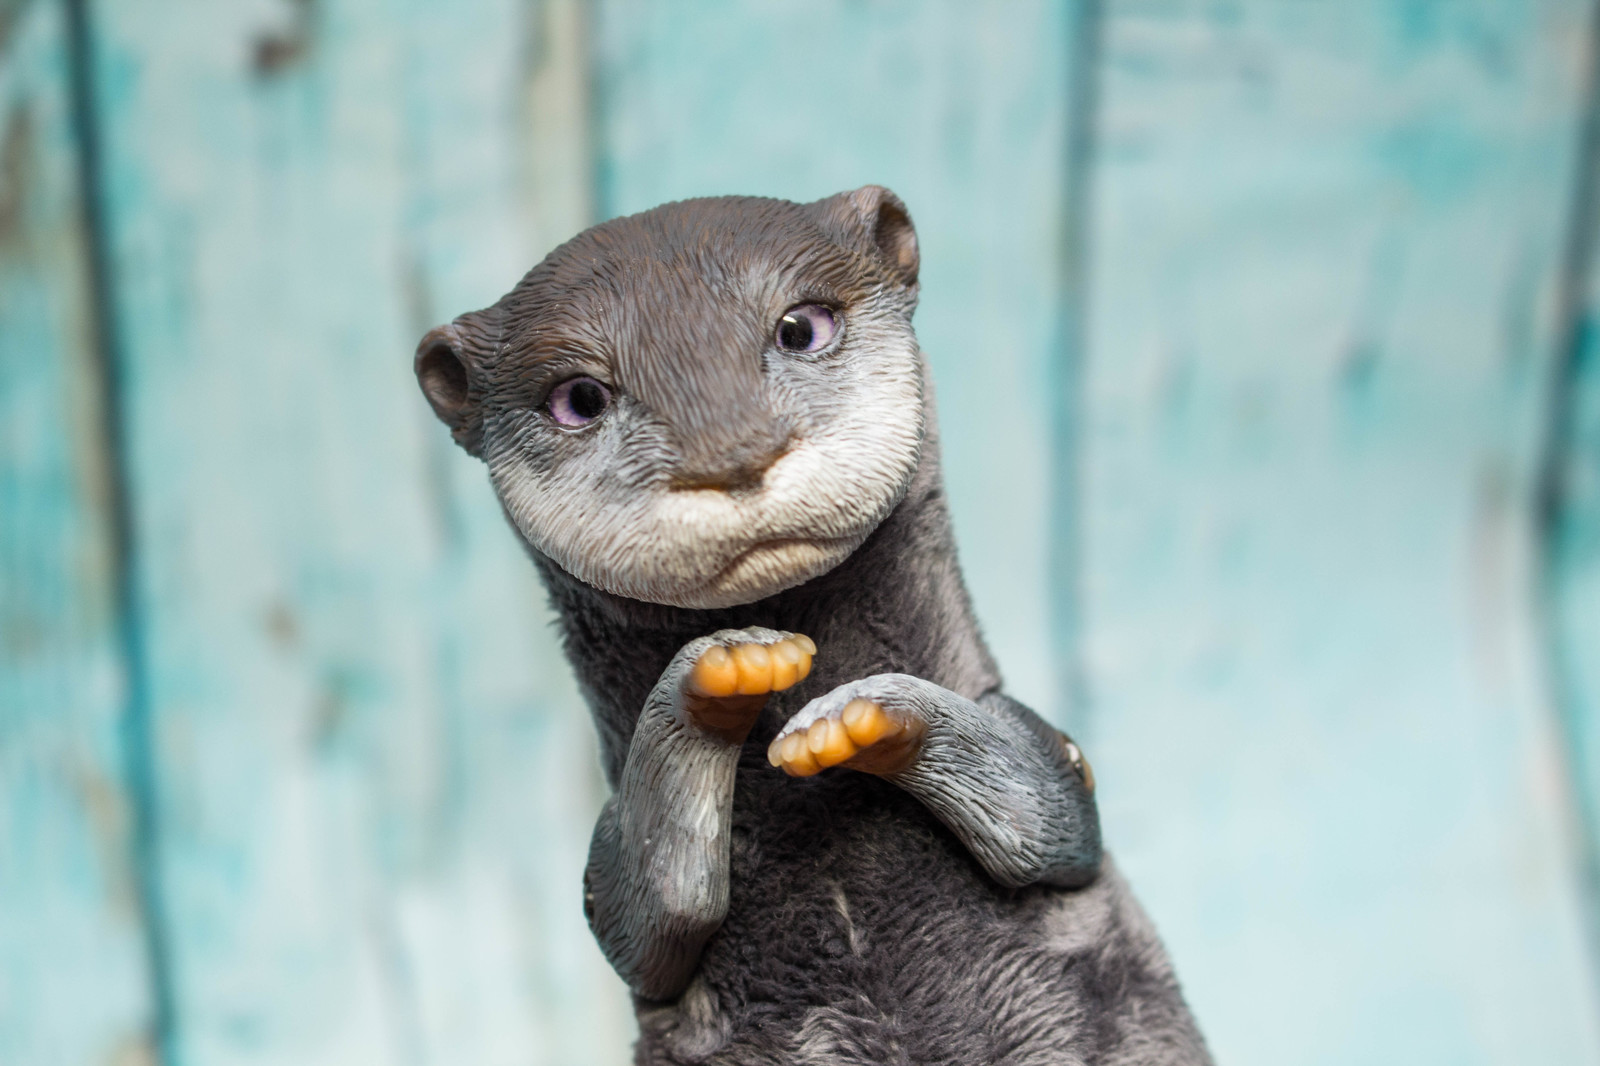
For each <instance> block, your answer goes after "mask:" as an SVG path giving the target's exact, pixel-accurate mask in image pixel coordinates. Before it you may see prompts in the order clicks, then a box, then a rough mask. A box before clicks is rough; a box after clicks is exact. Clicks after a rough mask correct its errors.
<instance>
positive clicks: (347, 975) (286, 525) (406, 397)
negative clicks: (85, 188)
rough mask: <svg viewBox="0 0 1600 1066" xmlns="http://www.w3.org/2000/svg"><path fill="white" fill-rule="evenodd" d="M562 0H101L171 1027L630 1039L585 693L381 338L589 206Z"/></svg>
mask: <svg viewBox="0 0 1600 1066" xmlns="http://www.w3.org/2000/svg"><path fill="white" fill-rule="evenodd" d="M572 13H573V12H572V8H571V7H570V5H564V6H552V7H548V8H547V7H543V6H523V5H520V4H516V3H511V2H497V0H484V2H481V3H464V4H452V5H448V6H444V5H428V4H408V3H389V2H381V0H373V2H366V3H345V4H337V5H335V4H329V5H324V6H312V5H298V6H295V5H282V6H280V5H266V6H260V5H257V6H251V5H218V4H212V3H206V2H203V0H196V2H189V3H178V4H171V5H166V6H164V7H162V8H159V9H149V8H140V9H134V8H131V7H128V6H126V5H114V4H106V5H102V6H99V7H97V8H96V9H95V14H96V19H95V29H96V33H97V40H98V47H97V54H96V63H97V70H98V72H99V84H100V86H101V90H102V97H101V99H100V100H99V106H100V112H101V115H102V121H103V123H104V129H105V131H106V174H105V182H106V188H107V207H108V214H109V217H110V219H111V222H112V232H111V235H110V236H111V242H112V246H111V253H112V255H113V257H114V262H115V264H116V267H117V269H118V274H119V277H120V278H121V287H120V291H119V298H120V299H119V312H120V318H121V321H122V322H123V323H124V325H125V328H126V333H127V336H126V341H125V350H126V356H127V362H128V365H127V373H126V388H127V391H126V395H125V396H124V403H125V404H126V417H127V422H128V427H129V436H130V440H131V448H132V454H131V457H130V465H131V467H132V470H133V472H134V479H135V484H134V490H135V499H136V527H137V533H138V538H139V542H140V544H141V546H142V549H141V555H140V559H139V574H138V576H139V581H140V587H141V591H142V598H143V601H144V602H145V603H146V604H147V605H148V607H147V613H146V615H145V618H144V626H145V633H146V645H147V647H148V650H149V651H148V653H149V668H148V669H149V677H150V688H151V703H152V708H153V713H152V730H153V735H152V742H151V745H152V750H153V752H154V757H155V763H156V766H157V771H158V789H159V793H158V809H159V812H160V818H161V822H162V826H163V832H162V837H161V844H162V850H161V853H160V873H161V885H162V892H163V897H164V901H165V904H166V906H167V908H168V909H169V911H170V913H172V914H173V915H175V916H177V917H176V919H175V921H174V923H173V927H172V931H171V942H170V945H169V955H170V959H171V972H172V983H173V997H174V1004H175V1015H176V1027H175V1031H174V1034H173V1043H172V1047H171V1048H170V1049H169V1055H170V1057H171V1060H172V1061H174V1062H181V1063H239V1062H256V1063H294V1064H299V1066H308V1064H316V1063H327V1064H330V1066H333V1064H339V1066H343V1064H348V1063H353V1062H393V1063H405V1062H416V1063H441V1064H457V1063H511V1062H516V1063H525V1062H549V1063H560V1064H568V1063H581V1062H618V1061H622V1060H623V1059H624V1058H625V1057H626V1048H627V1045H628V1042H629V1041H630V1039H631V1030H630V1026H631V1021H630V1020H629V1019H628V1018H627V1016H626V1014H627V1012H626V1007H625V1004H624V1002H623V1000H622V997H621V985H620V982H618V981H617V980H616V978H615V977H614V976H613V975H612V974H611V973H610V971H609V969H608V968H607V967H606V966H605V964H604V962H603V961H602V960H601V958H600V956H599V952H598V950H597V949H596V948H595V947H594V945H593V942H592V940H591V938H590V936H589V933H588V930H587V928H586V926H585V923H584V919H583V914H582V907H581V900H580V892H581V888H580V873H581V868H582V857H583V853H584V851H585V850H586V848H587V844H588V834H589V829H590V827H591V825H592V823H593V817H594V813H595V811H596V809H597V806H598V802H599V799H600V783H599V776H598V770H597V765H596V760H595V757H594V755H593V745H592V741H591V740H590V739H589V738H590V732H591V731H590V727H589V725H588V723H587V720H586V717H585V715H584V713H583V711H582V710H581V709H580V707H579V705H578V702H577V699H576V696H575V694H574V690H573V686H572V684H571V681H570V679H569V678H568V676H567V672H566V669H565V666H564V664H563V663H561V661H560V660H559V656H558V653H557V650H556V648H555V647H554V643H553V639H552V635H551V633H550V631H549V628H548V625H547V617H546V613H545V609H544V606H543V600H542V594H541V593H540V592H539V591H538V589H537V588H536V585H535V582H534V578H533V575H532V573H531V568H530V567H529V565H528V563H527V561H526V560H525V559H523V558H522V557H521V556H520V555H519V552H518V550H517V549H516V548H515V546H514V544H513V542H512V539H511V537H510V534H509V533H508V531H507V530H506V529H505V527H504V524H503V520H502V519H501V517H500V514H499V511H498V508H497V506H496V505H495V503H494V501H493V498H492V495H491V493H490V492H489V490H488V486H487V483H486V478H485V476H484V473H483V471H482V468H481V466H480V465H478V464H476V463H474V462H472V461H470V460H468V459H466V458H465V457H464V456H461V455H458V454H457V453H456V452H455V451H454V449H453V448H452V447H451V446H450V444H449V442H448V440H447V438H446V436H445V435H444V434H442V433H441V432H440V429H439V426H438V425H437V423H436V422H435V421H434V420H433V418H432V416H431V414H430V413H429V412H428V411H427V410H426V408H425V405H424V404H423V403H422V402H421V399H420V395H419V393H418V391H417V388H416V385H415V382H414V379H413V378H412V375H411V369H410V361H411V351H412V349H413V347H414V345H415V343H416V341H417V339H418V337H419V336H420V335H421V333H422V332H423V330H424V329H425V328H426V327H427V326H429V325H431V324H433V323H434V322H436V321H440V320H443V319H445V318H447V317H449V316H451V315H453V314H455V313H458V312H460V311H462V310H465V309H467V308H470V307H475V306H480V305H482V304H484V303H487V302H489V301H491V300H493V299H494V298H496V297H497V296H498V295H499V293H500V292H501V291H503V289H504V288H506V287H507V285H508V284H509V282H510V281H511V280H514V279H515V278H516V277H517V276H519V275H520V274H521V272H522V271H524V270H525V269H527V268H528V267H529V266H530V265H531V264H532V263H533V262H535V261H536V259H537V258H538V256H539V255H541V254H542V252H543V250H544V248H543V245H546V244H548V243H550V242H551V241H552V240H553V239H554V238H555V237H556V236H564V235H566V234H567V233H569V232H571V231H573V230H576V229H578V228H581V226H582V225H583V224H584V223H585V222H586V221H587V218H586V215H585V212H586V210H587V208H586V204H585V202H584V200H583V198H582V196H575V194H574V192H573V190H574V188H578V187H582V186H583V185H584V182H585V180H586V174H584V173H583V171H582V170H581V169H580V170H579V172H578V173H577V175H576V176H570V175H567V176H564V171H563V170H562V167H561V166H560V165H559V164H560V160H561V159H563V158H565V159H566V160H567V161H568V165H569V167H570V166H578V167H580V168H581V164H582V161H581V159H580V158H578V157H577V156H575V155H574V153H573V151H572V150H571V149H572V146H571V144H570V143H568V142H559V143H557V145H556V146H555V147H556V150H555V151H553V152H551V153H549V154H548V155H547V154H546V153H545V152H544V145H543V144H541V143H538V140H537V138H538V137H539V135H540V132H541V131H542V130H549V129H556V130H557V131H558V132H559V131H560V130H561V129H562V128H563V126H562V121H563V116H564V115H566V114H567V113H568V112H570V111H571V109H573V108H581V106H582V99H583V98H582V94H581V92H579V91H577V90H578V88H579V87H581V76H580V75H579V74H578V73H577V72H575V70H574V69H573V67H572V63H571V61H570V57H571V56H573V55H574V54H578V50H577V49H576V48H575V45H574V41H573V39H572V38H573V36H574V34H575V33H576V25H575V23H574V20H573V19H572V17H571V16H572ZM529 109H534V110H537V111H539V112H540V116H539V118H538V120H537V121H532V120H530V119H529V115H528V110H529ZM579 114H580V115H581V111H580V112H579ZM571 125H572V122H571V121H570V120H569V121H567V122H566V126H565V128H570V127H571Z"/></svg>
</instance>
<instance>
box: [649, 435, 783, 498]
mask: <svg viewBox="0 0 1600 1066" xmlns="http://www.w3.org/2000/svg"><path fill="white" fill-rule="evenodd" d="M788 450H789V440H788V436H787V434H782V433H777V432H774V433H771V434H763V435H762V439H759V440H750V441H740V442H738V443H737V444H734V445H732V446H731V447H723V448H720V449H714V450H713V449H696V452H697V454H694V455H692V456H685V457H684V461H683V462H682V463H680V464H679V465H678V469H677V470H676V471H675V472H674V475H673V478H672V487H673V488H675V489H721V490H722V491H723V492H735V491H738V490H741V489H753V488H756V487H757V486H759V485H760V484H761V479H762V478H763V477H764V476H766V473H767V471H768V470H769V469H770V468H771V467H772V464H773V463H776V462H777V461H778V460H779V459H781V458H783V455H784V453H785V452H787V451H788Z"/></svg>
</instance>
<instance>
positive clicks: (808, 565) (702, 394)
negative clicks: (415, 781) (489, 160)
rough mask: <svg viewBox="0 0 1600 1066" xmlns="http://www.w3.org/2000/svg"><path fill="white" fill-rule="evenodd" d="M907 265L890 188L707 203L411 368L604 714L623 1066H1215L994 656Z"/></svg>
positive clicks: (907, 233) (557, 276)
mask: <svg viewBox="0 0 1600 1066" xmlns="http://www.w3.org/2000/svg"><path fill="white" fill-rule="evenodd" d="M917 266H918V260H917V252H916V245H915V236H914V233H913V231H912V229H911V224H910V220H909V217H908V216H906V214H905V211H904V208H903V206H902V205H900V203H899V201H898V200H896V199H895V198H894V197H893V195H892V194H890V193H888V192H887V191H886V190H882V189H879V188H877V187H871V186H869V187H868V188H866V189H863V190H858V191H856V192H855V193H850V194H841V195H840V196H838V197H833V198H830V199H829V200H824V201H820V202H818V203H816V204H809V205H796V204H787V203H783V202H781V201H763V200H751V199H742V198H741V199H735V198H727V199H722V200H707V201H689V202H686V203H684V204H675V205H667V206H666V207H663V208H658V209H656V210H655V211H652V212H646V213H645V214H643V215H639V216H633V217H632V218H629V219H621V220H617V221H615V222H612V223H607V224H605V225H604V226H600V227H596V228H595V229H594V230H590V231H588V232H587V233H585V234H583V235H580V237H578V238H576V239H575V240H574V241H572V242H570V243H569V244H568V245H565V246H563V248H561V249H558V250H557V251H556V252H554V253H552V254H551V256H550V257H549V258H548V259H547V260H546V261H545V263H543V264H541V265H540V266H539V267H538V268H535V270H534V271H533V272H531V273H530V274H529V275H528V277H527V278H525V279H524V280H523V282H522V283H521V284H520V285H519V286H518V287H517V288H516V289H514V290H513V291H512V293H510V294H508V296H507V297H506V298H504V299H503V300H502V301H501V302H500V303H498V304H496V305H495V307H493V308H490V309H488V310H486V311H484V312H475V313H473V314H471V315H467V316H462V318H460V319H457V320H456V321H455V322H454V323H452V324H451V325H449V326H446V327H441V329H440V330H436V331H434V332H433V333H431V334H430V335H429V337H428V338H425V339H424V341H423V344H422V346H421V347H420V348H419V352H418V358H417V369H418V374H419V377H420V378H421V381H422V384H423V388H424V391H425V393H426V394H427V395H428V398H429V400H430V402H431V403H432V404H433V406H434V409H435V411H436V412H438V413H439V415H440V417H441V418H443V419H444V420H445V421H446V423H447V424H449V425H450V426H451V428H452V430H453V431H454V433H455V436H456V439H457V440H458V441H459V442H460V443H462V444H463V446H464V447H466V448H467V449H468V450H469V451H472V452H473V453H474V454H478V455H481V456H483V457H484V458H485V460H486V461H487V462H488V464H489V466H490V470H491V475H492V477H493V479H494V481H495V485H496V489H497V491H498V492H499V494H500V497H501V500H502V502H503V503H504V505H505V507H506V511H507V514H508V516H509V517H510V518H511V520H512V523H513V525H514V526H515V527H516V528H517V530H518V532H519V534H520V535H521V537H522V539H523V541H524V543H525V544H526V545H527V547H528V550H529V552H530V554H531V556H532V557H533V559H534V561H535V563H536V565H537V566H538V567H539V569H540V571H541V574H542V576H543V578H544V580H545V583H546V587H547V588H548V590H549V592H550V595H551V600H552V602H553V604H554V605H555V607H556V609H557V612H558V614H559V617H560V620H561V627H562V634H563V638H564V643H565V648H566V651H567V654H568V656H569V658H570V660H571V662H572V664H573V667H574V670H575V671H576V674H577V677H578V680H579V684H580V687H581V689H582V691H583V693H584V695H585V697H586V699H587V701H588V703H589V705H590V707H591V710H592V711H593V714H594V718H595V723H596V727H597V729H598V731H599V734H600V738H601V749H602V758H603V760H604V764H605V771H606V776H607V779H608V781H609V782H610V783H611V785H612V787H613V789H614V793H615V794H614V796H613V798H612V800H611V801H610V802H609V803H608V804H607V807H606V810H605V812H604V813H603V814H602V817H601V820H600V824H599V826H597V828H596V832H595V843H594V846H593V849H592V850H591V856H590V862H589V867H588V870H587V871H586V888H587V892H586V907H587V911H588V914H589V919H590V922H591V925H592V926H593V927H594V929H595V933H596V936H597V938H598V939H599V941H600V943H601V947H602V948H603V949H604V950H605V952H606V954H607V957H608V958H609V959H610V960H611V961H612V963H613V965H614V966H616V968H617V969H618V972H619V973H620V974H621V975H622V976H623V978H624V979H625V980H627V981H628V983H629V984H630V986H631V987H632V988H633V990H634V992H635V995H636V1005H637V1011H638V1015H639V1021H640V1041H639V1046H638V1051H637V1061H639V1062H641V1063H701V1062H715V1063H730V1064H733V1063H739V1064H744V1063H749V1064H757V1063H761V1064H776V1063H790V1062H793V1063H817V1064H821V1063H839V1064H844V1063H852V1064H854V1063H861V1064H865V1063H906V1064H912V1063H918V1064H920V1063H952V1064H954V1063H965V1064H973V1063H1008V1064H1017V1066H1020V1064H1025V1063H1038V1064H1044V1063H1077V1062H1081V1063H1135V1062H1137V1063H1205V1062H1209V1058H1208V1056H1207V1054H1206V1051H1205V1048H1204V1044H1203V1041H1202V1040H1201V1038H1200V1036H1199V1033H1198V1031H1197V1030H1196V1028H1195V1026H1194V1023H1193V1021H1192V1019H1191V1017H1190V1015H1189V1012H1188V1010H1187V1008H1186V1007H1185V1005H1184V1003H1183V1000H1182V997H1181V995H1180V993H1179V990H1178V986H1177V983H1176V980H1175V978H1174V977H1173V974H1172V970H1171V967H1170V964H1169V963H1168V961H1167V958H1166V955H1165V953H1164V951H1163V949H1162V948H1161V946H1160V943H1159V941H1158V940H1157V939H1156V937H1155V935H1154V932H1153V930H1152V929H1151V928H1150V926H1149V924H1148V922H1147V921H1146V920H1145V918H1144V917H1143V915H1142V913H1141V912H1140V910H1139V908H1138V906H1137V904H1136V903H1135V902H1134V901H1133V899H1132V897H1131V895H1130V894H1129V892H1128V890H1127V888H1126V886H1125V884H1124V883H1123V882H1122V881H1121V879H1120V878H1119V877H1118V875H1117V874H1116V872H1115V870H1114V869H1113V868H1112V866H1111V864H1110V862H1109V860H1106V859H1104V858H1103V856H1102V854H1101V850H1100V834H1099V822H1098V816H1097V813H1096V811H1095V808H1094V802H1093V798H1092V784H1093V782H1092V777H1091V776H1090V774H1089V771H1088V768H1087V764H1086V763H1085V762H1084V761H1083V760H1082V758H1081V754H1080V753H1079V752H1078V750H1077V748H1076V746H1075V745H1074V744H1072V743H1071V742H1070V741H1069V740H1067V739H1066V738H1065V737H1064V736H1062V735H1061V734H1059V733H1057V732H1056V731H1055V730H1053V729H1052V728H1051V727H1050V726H1048V725H1047V724H1046V723H1044V722H1043V721H1042V720H1041V719H1039V718H1038V717H1037V716H1036V715H1034V714H1033V713H1032V712H1031V711H1029V710H1027V709H1026V708H1024V707H1022V706H1021V705H1020V704H1017V703H1015V701H1012V700H1010V699H1009V698H1007V697H1005V696H1004V695H1003V694H1002V693H1001V690H1000V678H999V676H998V672H997V670H996V668H995V665H994V661H993V659H992V657H991V656H990V654H989V652H988V650H987V648H986V647H985V646H984V644H983V641H982V638H981V636H980V635H979V632H978V627H977V624H976V621H975V619H974V618H973V615H972V611H971V607H970V602H969V599H968V597H967V594H966V591H965V588H964V586H963V584H962V581H961V576H960V572H959V569H958V566H957V562H956V556H955V548H954V543H953V539H952V536H951V530H950V523H949V517H948V514H947V511H946V507H945V501H944V497H943V489H942V485H941V481H940V474H939V467H938V444H937V434H936V431H935V428H934V420H933V413H932V405H931V395H930V393H929V390H928V388H927V380H926V379H927V370H926V365H925V362H924V360H923V359H922V356H921V353H920V350H919V349H918V348H917V347H916V343H915V338H914V335H913V334H912V333H911V329H910V315H911V310H912V308H913V307H914V305H915V295H916V271H917ZM774 324H776V325H775V328H774ZM608 419H609V421H607V420H608ZM807 648H814V651H815V655H814V660H813V658H812V656H811V653H810V652H808V651H807V650H806V649H807ZM730 653H731V658H730ZM786 662H787V663H790V664H791V665H790V666H788V667H785V666H784V665H783V664H784V663H786ZM751 664H754V666H751ZM736 668H737V669H736ZM718 670H722V671H723V674H719V673H718V672H717V671H718ZM751 670H754V673H751ZM724 675H725V677H724ZM757 675H759V676H757ZM735 678H736V680H735ZM719 686H720V687H719ZM863 731H865V732H863ZM830 766H836V767H837V768H834V769H828V767H830ZM780 768H781V769H780ZM785 771H786V772H785ZM819 771H821V772H819Z"/></svg>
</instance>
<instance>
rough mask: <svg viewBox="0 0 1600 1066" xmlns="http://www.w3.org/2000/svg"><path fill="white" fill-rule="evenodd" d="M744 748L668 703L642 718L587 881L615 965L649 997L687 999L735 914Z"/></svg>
mask: <svg viewBox="0 0 1600 1066" xmlns="http://www.w3.org/2000/svg"><path fill="white" fill-rule="evenodd" d="M738 759H739V745H738V744H737V743H730V742H728V741H727V740H725V739H720V738H718V737H715V736H712V735H709V734H706V733H704V732H702V731H700V730H699V729H697V728H696V727H694V726H692V725H690V724H688V723H687V722H685V721H684V720H683V717H682V715H681V714H680V713H679V711H678V709H677V708H676V707H673V706H671V705H670V704H669V703H667V701H664V700H663V701H657V700H655V699H652V700H651V704H650V705H649V706H647V707H646V708H645V711H644V713H643V714H642V715H641V716H640V719H639V725H638V729H637V730H636V732H635V733H634V737H633V743H632V746H631V747H630V748H629V753H628V762H627V765H626V767H625V768H624V770H623V774H622V780H621V781H620V782H619V784H618V788H617V793H616V795H615V796H613V797H612V798H611V800H610V801H609V802H608V803H607V804H606V806H605V809H604V810H603V811H602V812H601V815H600V820H599V823H598V824H597V825H596V826H595V831H594V839H593V842H592V843H591V845H590V848H589V864H588V868H587V870H586V871H585V874H584V887H585V897H584V903H585V910H586V912H587V914H588V916H589V924H590V926H591V927H592V928H593V929H594V934H595V938H596V939H597V940H598V941H599V942H600V948H601V950H602V951H603V952H604V953H605V956H606V958H607V959H608V960H609V961H610V962H611V965H612V966H613V967H614V968H615V969H616V971H617V973H618V974H620V975H621V976H622V978H623V980H625V981H626V982H627V983H628V985H629V987H631V988H632V989H633V990H634V991H635V992H637V993H638V994H639V995H641V996H644V997H645V998H647V999H671V998H673V997H675V996H677V995H678V994H679V993H680V992H682V991H683V989H684V987H685V986H686V985H687V984H688V982H689V978H690V976H691V975H692V974H693V972H694V968H695V966H696V965H697V963H698V962H699V959H700V951H701V949H702V948H703V947H704V946H705V942H706V940H708V939H709V938H710V936H711V934H712V933H714V932H716V930H717V927H718V926H720V925H721V924H722V919H723V917H724V916H725V915H726V914H727V910H728V848H729V838H728V827H729V824H730V821H731V819H732V812H733V782H734V772H735V768H736V766H737V764H738Z"/></svg>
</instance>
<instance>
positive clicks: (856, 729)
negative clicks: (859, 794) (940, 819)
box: [767, 682, 927, 777]
mask: <svg viewBox="0 0 1600 1066" xmlns="http://www.w3.org/2000/svg"><path fill="white" fill-rule="evenodd" d="M860 684H861V683H860V682H857V683H854V684H851V685H843V686H841V687H840V688H838V689H835V690H834V691H833V692H831V693H829V694H828V695H826V696H823V697H821V698H820V699H817V700H813V701H812V702H811V703H810V704H808V705H807V706H806V707H805V709H804V710H802V711H801V712H800V713H799V714H797V715H795V716H794V717H793V718H791V719H790V720H789V722H788V724H787V725H785V726H784V727H783V729H781V730H779V732H778V735H777V737H776V738H774V739H773V741H772V744H771V745H770V746H769V747H768V748H767V761H768V762H770V763H771V764H772V765H773V766H776V767H778V768H780V769H781V770H783V772H784V773H786V774H789V775H790V776H792V777H810V776H811V775H812V774H815V773H819V772H820V771H822V770H826V769H827V768H828V767H830V766H847V767H849V768H850V769H852V770H863V771H865V772H867V773H872V774H893V773H898V772H900V771H901V770H904V769H905V768H906V767H908V766H910V765H911V763H912V761H913V760H915V759H916V757H917V754H918V752H919V751H920V750H921V748H922V738H923V735H924V734H925V733H926V732H927V721H926V719H925V718H923V716H922V715H920V714H918V713H917V712H916V711H915V710H913V709H911V708H908V707H904V706H893V705H889V704H886V703H884V702H880V700H877V699H869V698H866V696H865V695H856V690H857V689H858V688H859V687H860Z"/></svg>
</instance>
